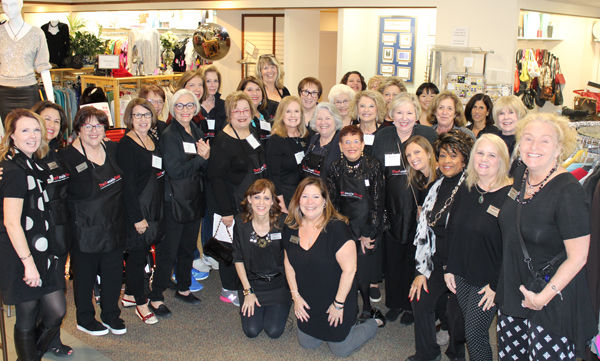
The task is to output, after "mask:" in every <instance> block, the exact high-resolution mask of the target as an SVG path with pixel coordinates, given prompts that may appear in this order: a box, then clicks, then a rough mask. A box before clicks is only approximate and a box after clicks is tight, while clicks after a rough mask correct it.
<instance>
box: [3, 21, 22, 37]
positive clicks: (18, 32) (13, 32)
mask: <svg viewBox="0 0 600 361" xmlns="http://www.w3.org/2000/svg"><path fill="white" fill-rule="evenodd" d="M6 25H8V28H9V29H10V32H11V33H12V34H13V36H12V39H13V40H17V37H18V36H19V34H20V33H21V30H23V27H24V26H25V22H24V21H23V24H21V27H20V28H19V31H17V33H16V34H15V31H14V30H13V29H12V26H10V22H8V23H6Z"/></svg>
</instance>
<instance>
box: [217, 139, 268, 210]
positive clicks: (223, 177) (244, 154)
mask: <svg viewBox="0 0 600 361" xmlns="http://www.w3.org/2000/svg"><path fill="white" fill-rule="evenodd" d="M251 134H252V133H251ZM252 136H253V137H254V139H256V141H258V137H257V136H256V134H252ZM251 158H254V159H251ZM255 158H258V160H259V161H260V162H259V163H261V165H260V167H261V168H262V167H263V166H264V167H266V163H264V147H263V146H262V145H260V146H258V147H257V148H255V149H253V148H252V146H251V145H250V144H249V143H248V141H247V140H246V139H237V138H234V137H231V136H230V135H229V134H227V133H225V132H220V133H219V134H217V136H216V137H215V139H214V140H213V142H212V144H211V147H210V158H209V162H208V181H209V182H210V187H211V189H212V191H211V192H210V194H209V197H210V196H213V199H211V203H213V204H212V206H213V208H212V209H213V210H214V211H215V212H216V213H217V214H219V215H221V216H231V215H235V214H236V213H237V212H238V209H239V207H240V202H241V201H242V198H243V196H242V197H240V196H239V194H240V193H243V192H245V191H246V188H247V186H245V187H244V186H243V183H244V180H245V178H246V176H247V175H249V174H253V173H254V174H264V169H256V168H255V167H254V166H253V164H254V163H255V162H254V161H253V160H255ZM240 187H244V189H243V190H242V189H239V188H240Z"/></svg>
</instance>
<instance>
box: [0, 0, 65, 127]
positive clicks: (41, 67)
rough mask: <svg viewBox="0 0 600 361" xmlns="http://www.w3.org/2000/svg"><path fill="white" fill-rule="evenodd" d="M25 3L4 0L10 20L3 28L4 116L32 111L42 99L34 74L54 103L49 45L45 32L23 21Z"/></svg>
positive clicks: (0, 88)
mask: <svg viewBox="0 0 600 361" xmlns="http://www.w3.org/2000/svg"><path fill="white" fill-rule="evenodd" d="M22 9H23V0H2V10H4V13H5V14H6V17H7V18H8V21H7V22H6V23H4V24H2V25H0V39H1V41H2V42H3V44H2V48H3V49H4V50H3V52H2V54H0V116H1V117H2V120H3V121H4V118H5V116H6V114H8V113H9V112H10V111H11V110H12V109H15V108H31V106H33V105H34V104H35V103H36V102H37V101H38V100H39V94H38V92H37V86H36V84H37V81H36V79H35V74H34V71H37V72H39V73H40V75H41V77H42V82H43V83H44V90H45V91H46V96H47V97H48V100H49V101H52V102H54V91H53V89H52V78H51V77H50V68H51V66H50V63H49V61H48V58H49V55H48V44H47V43H46V37H45V35H44V33H43V32H42V30H41V29H39V28H35V27H32V26H31V25H29V24H27V23H26V22H25V21H24V20H23V16H22V15H21V10H22Z"/></svg>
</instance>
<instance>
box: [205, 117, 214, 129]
mask: <svg viewBox="0 0 600 361" xmlns="http://www.w3.org/2000/svg"><path fill="white" fill-rule="evenodd" d="M206 124H207V125H208V129H209V130H215V120H214V119H206Z"/></svg>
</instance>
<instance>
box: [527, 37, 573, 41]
mask: <svg viewBox="0 0 600 361" xmlns="http://www.w3.org/2000/svg"><path fill="white" fill-rule="evenodd" d="M517 40H542V41H563V40H565V39H560V38H525V37H523V36H519V37H518V38H517Z"/></svg>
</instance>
